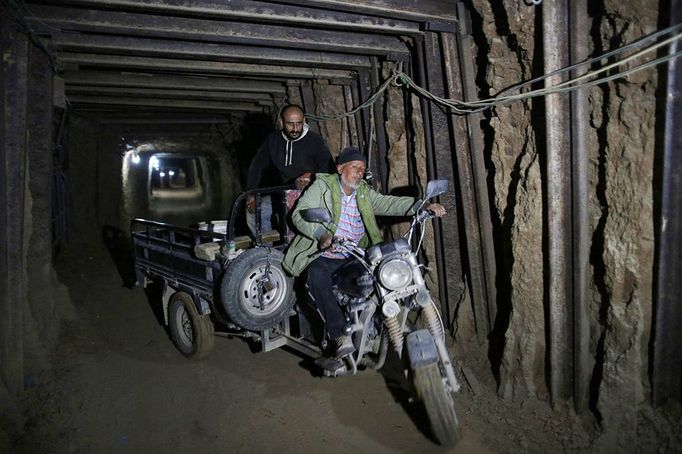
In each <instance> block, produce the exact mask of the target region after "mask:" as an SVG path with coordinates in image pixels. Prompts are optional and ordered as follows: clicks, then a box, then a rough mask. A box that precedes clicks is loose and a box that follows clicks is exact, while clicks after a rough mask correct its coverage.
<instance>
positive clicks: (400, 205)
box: [282, 173, 421, 276]
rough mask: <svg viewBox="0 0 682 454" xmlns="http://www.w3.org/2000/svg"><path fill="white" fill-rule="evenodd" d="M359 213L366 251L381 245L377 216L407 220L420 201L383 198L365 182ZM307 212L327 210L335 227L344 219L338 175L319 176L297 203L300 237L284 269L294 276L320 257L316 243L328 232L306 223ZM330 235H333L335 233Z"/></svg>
mask: <svg viewBox="0 0 682 454" xmlns="http://www.w3.org/2000/svg"><path fill="white" fill-rule="evenodd" d="M356 199H357V204H358V211H359V212H360V216H361V217H362V222H363V223H364V224H365V236H364V237H363V238H362V240H361V241H360V244H359V245H360V246H361V247H367V246H369V245H374V244H376V243H379V242H381V240H382V237H381V231H380V230H379V226H378V225H377V221H376V217H375V215H379V216H406V215H410V214H413V213H414V210H416V209H417V207H418V206H419V204H420V203H421V201H420V200H416V199H414V198H413V197H396V196H390V195H382V194H380V193H378V192H377V191H375V190H374V189H372V188H371V187H370V186H369V185H368V184H367V183H365V182H364V181H363V182H362V183H360V186H359V187H358V189H357V192H356ZM306 208H327V209H328V210H329V212H330V213H331V215H332V222H333V223H334V226H336V225H337V224H338V223H339V218H340V217H341V185H340V184H339V175H338V174H326V173H318V174H317V175H316V176H315V181H314V182H313V184H311V185H310V186H309V187H308V189H306V191H305V192H304V193H303V195H302V196H301V198H299V199H298V202H297V203H296V208H295V209H294V212H293V215H292V217H291V219H292V221H293V223H294V225H295V226H296V229H297V230H298V232H299V234H298V235H296V237H295V238H294V239H293V241H292V242H291V245H290V246H289V249H287V253H286V256H285V257H284V262H283V263H282V265H283V266H284V269H285V270H287V271H288V272H289V273H291V274H292V275H294V276H298V275H300V274H301V273H302V272H303V270H305V269H306V267H307V266H308V265H309V264H310V262H312V261H313V260H314V259H315V258H317V255H315V253H316V252H317V250H318V249H317V243H318V241H319V239H320V237H321V236H322V234H323V233H324V232H325V231H326V230H327V229H326V228H325V227H324V226H322V224H318V223H314V222H306V221H304V220H303V218H302V217H301V210H305V209H306ZM335 229H336V228H335V227H333V230H334V231H330V233H331V234H334V233H335Z"/></svg>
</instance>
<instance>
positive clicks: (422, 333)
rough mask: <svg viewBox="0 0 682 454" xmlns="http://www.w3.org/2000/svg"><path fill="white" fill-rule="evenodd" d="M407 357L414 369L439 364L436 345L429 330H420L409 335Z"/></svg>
mask: <svg viewBox="0 0 682 454" xmlns="http://www.w3.org/2000/svg"><path fill="white" fill-rule="evenodd" d="M407 355H408V357H409V358H410V366H412V369H418V368H420V367H425V366H429V365H431V364H435V363H437V362H438V351H437V350H436V343H435V342H434V341H433V337H432V336H431V333H430V332H429V331H428V330H425V329H420V330H418V331H413V332H411V333H410V334H408V335H407Z"/></svg>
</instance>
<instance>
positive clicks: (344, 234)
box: [322, 187, 365, 259]
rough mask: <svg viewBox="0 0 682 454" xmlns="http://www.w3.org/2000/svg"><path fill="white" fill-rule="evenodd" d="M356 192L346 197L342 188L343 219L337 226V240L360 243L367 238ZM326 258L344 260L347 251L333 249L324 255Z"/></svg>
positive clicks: (341, 218) (340, 219)
mask: <svg viewBox="0 0 682 454" xmlns="http://www.w3.org/2000/svg"><path fill="white" fill-rule="evenodd" d="M355 195H356V191H353V193H352V194H351V195H346V194H345V193H344V192H343V187H342V188H341V217H340V218H339V223H338V225H337V226H336V227H337V228H336V233H335V234H334V236H335V237H337V238H346V239H348V240H352V241H353V242H354V243H356V244H357V243H359V242H360V240H361V239H362V237H363V236H365V224H364V223H363V222H362V217H361V216H360V211H358V203H357V199H356V197H355ZM322 255H323V256H324V257H327V258H331V259H344V258H346V257H348V255H349V254H348V252H346V251H334V250H332V249H330V250H328V251H326V252H325V253H324V254H322Z"/></svg>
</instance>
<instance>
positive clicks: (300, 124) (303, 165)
mask: <svg viewBox="0 0 682 454" xmlns="http://www.w3.org/2000/svg"><path fill="white" fill-rule="evenodd" d="M280 118H281V120H282V129H281V130H280V131H275V132H273V133H271V134H270V135H269V136H268V137H267V138H266V139H265V142H263V144H262V145H261V146H260V148H259V149H258V151H257V152H256V156H255V157H254V158H253V160H252V161H251V165H250V166H249V171H248V175H247V181H246V189H247V190H251V189H256V188H262V187H268V186H280V185H284V184H290V183H295V184H296V188H297V189H305V188H306V186H308V184H310V179H311V176H312V174H313V173H317V172H330V171H332V169H333V164H334V162H333V160H332V157H331V154H330V153H329V148H327V145H326V144H325V143H324V140H323V139H322V137H321V136H320V135H319V134H317V133H315V132H313V131H310V129H309V127H308V125H307V124H306V123H305V121H304V112H303V108H301V106H298V105H295V104H289V105H287V106H286V107H284V109H282V112H281V117H280ZM261 207H262V211H261V214H262V217H261V222H262V226H261V230H263V231H268V230H271V229H272V222H271V219H270V218H271V216H272V200H271V198H270V196H265V197H263V199H262V205H261ZM255 208H256V201H255V198H254V197H253V196H249V197H248V198H247V199H246V209H247V223H248V225H249V229H251V232H253V233H254V234H255V231H256V222H255V215H254V212H255Z"/></svg>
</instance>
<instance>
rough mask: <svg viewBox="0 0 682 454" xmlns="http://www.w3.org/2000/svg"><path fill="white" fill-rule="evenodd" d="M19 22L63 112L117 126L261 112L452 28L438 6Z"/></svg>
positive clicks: (62, 9) (43, 5)
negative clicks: (295, 91)
mask: <svg viewBox="0 0 682 454" xmlns="http://www.w3.org/2000/svg"><path fill="white" fill-rule="evenodd" d="M21 14H22V15H23V16H24V18H25V20H26V22H27V24H28V26H29V27H30V28H31V29H32V30H33V32H34V33H35V34H37V35H39V36H41V38H43V39H45V43H46V44H47V47H48V49H49V50H50V53H51V54H52V55H53V56H54V60H55V64H56V67H57V68H58V69H59V72H60V76H61V77H62V78H63V80H64V85H65V94H66V96H67V98H68V100H69V102H70V104H71V105H72V106H73V107H74V108H75V109H76V110H77V111H79V112H81V113H87V114H88V115H89V116H90V117H93V118H98V119H99V120H100V121H106V122H119V123H120V122H122V123H125V122H146V123H151V122H173V121H183V122H187V121H196V122H202V121H205V120H206V119H209V118H212V117H216V116H221V115H223V114H225V113H228V112H232V113H233V112H264V111H265V112H267V111H270V110H271V109H272V108H273V106H276V105H279V104H281V103H282V101H283V100H284V98H285V96H286V93H287V87H288V86H292V85H301V84H303V85H305V84H308V83H309V82H310V81H311V80H313V79H317V80H327V81H330V82H331V83H340V84H346V83H351V82H352V81H358V80H359V79H358V75H359V74H361V73H363V72H364V73H366V74H368V73H369V71H370V70H372V68H374V69H376V65H377V64H378V63H380V62H382V61H389V60H390V61H409V58H410V44H411V42H412V39H411V38H414V37H418V36H420V35H421V34H422V32H423V30H428V29H434V28H436V29H437V28H439V27H447V28H448V29H452V28H453V26H454V24H455V22H456V19H455V11H454V5H453V3H451V2H446V1H437V0H426V1H425V0H419V1H417V0H372V1H365V2H356V1H351V0H345V1H342V0H339V1H336V0H307V1H277V2H274V1H245V0H232V1H229V2H221V1H208V0H194V1H183V0H61V1H49V0H48V1H28V2H25V3H24V4H23V5H22V11H21ZM366 88H368V89H369V88H370V87H366ZM361 94H362V93H361ZM179 114H182V115H179ZM180 117H181V118H180Z"/></svg>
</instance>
